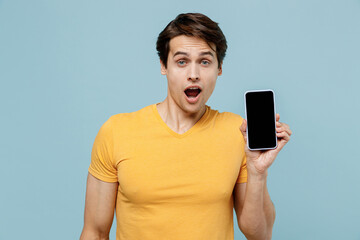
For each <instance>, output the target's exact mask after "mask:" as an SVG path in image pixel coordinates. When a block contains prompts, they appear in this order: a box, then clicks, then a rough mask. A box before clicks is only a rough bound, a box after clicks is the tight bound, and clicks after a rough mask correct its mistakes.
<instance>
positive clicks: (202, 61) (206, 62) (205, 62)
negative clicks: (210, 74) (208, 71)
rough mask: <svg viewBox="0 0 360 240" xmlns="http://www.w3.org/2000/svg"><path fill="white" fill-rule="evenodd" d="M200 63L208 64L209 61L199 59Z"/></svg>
mask: <svg viewBox="0 0 360 240" xmlns="http://www.w3.org/2000/svg"><path fill="white" fill-rule="evenodd" d="M201 64H202V65H209V64H210V61H208V60H201Z"/></svg>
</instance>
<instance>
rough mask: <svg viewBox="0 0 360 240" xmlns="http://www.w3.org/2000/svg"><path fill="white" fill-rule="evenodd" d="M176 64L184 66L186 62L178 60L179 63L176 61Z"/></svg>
mask: <svg viewBox="0 0 360 240" xmlns="http://www.w3.org/2000/svg"><path fill="white" fill-rule="evenodd" d="M177 64H178V65H179V66H184V65H185V64H186V61H185V60H179V61H177Z"/></svg>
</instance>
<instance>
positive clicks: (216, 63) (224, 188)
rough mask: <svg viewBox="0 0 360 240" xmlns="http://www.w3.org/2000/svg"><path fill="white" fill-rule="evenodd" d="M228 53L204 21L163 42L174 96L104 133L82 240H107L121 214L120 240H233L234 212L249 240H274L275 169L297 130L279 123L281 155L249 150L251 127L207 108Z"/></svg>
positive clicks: (174, 30) (195, 17)
mask: <svg viewBox="0 0 360 240" xmlns="http://www.w3.org/2000/svg"><path fill="white" fill-rule="evenodd" d="M226 48H227V45H226V39H225V36H224V35H223V33H222V31H221V30H220V28H219V27H218V25H217V23H215V22H213V21H212V20H211V19H209V18H208V17H206V16H204V15H202V14H180V15H179V16H177V17H176V19H174V20H173V21H172V22H170V23H169V24H168V26H167V27H166V28H165V29H164V30H163V31H162V32H161V33H160V35H159V37H158V41H157V50H158V54H159V56H160V64H161V73H162V74H163V75H166V77H167V81H168V95H167V97H166V99H165V100H164V101H163V102H161V103H158V104H153V105H150V106H148V107H145V108H143V109H141V110H139V111H137V112H133V113H123V114H117V115H114V116H112V117H111V118H110V119H109V120H108V121H107V122H106V123H105V124H104V125H103V126H102V127H101V129H100V131H99V133H98V135H97V137H96V139H95V142H94V146H93V150H92V158H91V164H90V167H89V175H88V181H87V190H86V203H85V222H84V228H83V231H82V234H81V237H80V239H108V238H109V231H110V227H111V224H112V221H113V214H114V209H116V218H117V231H116V239H117V240H123V239H126V240H149V239H169V240H171V239H174V240H177V239H181V240H199V239H206V240H230V239H234V233H233V208H235V211H236V215H237V220H238V226H239V228H240V229H241V231H242V232H243V233H244V235H245V236H246V237H247V238H248V239H261V240H263V239H271V233H272V227H273V223H274V220H275V209H274V205H273V203H272V202H271V199H270V196H269V193H268V191H267V188H266V178H267V169H268V168H269V166H270V165H271V164H272V162H273V161H274V160H275V158H276V156H277V154H278V152H279V151H280V150H281V149H282V147H283V146H284V145H285V144H286V143H287V142H288V141H289V140H290V135H291V131H290V129H289V127H288V125H286V124H284V123H280V122H279V115H277V119H276V120H277V122H276V126H277V137H278V139H279V142H278V147H277V148H276V149H274V150H269V151H250V150H249V149H248V148H247V146H246V121H245V120H243V119H242V118H241V117H240V116H239V115H236V114H233V113H228V112H224V113H219V112H218V111H215V110H212V109H211V108H210V107H209V106H207V105H206V102H207V100H208V99H209V97H210V96H211V94H212V92H213V90H214V88H215V83H216V79H217V77H218V76H220V75H221V74H222V62H223V59H224V56H225V52H226Z"/></svg>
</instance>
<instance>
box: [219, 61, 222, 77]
mask: <svg viewBox="0 0 360 240" xmlns="http://www.w3.org/2000/svg"><path fill="white" fill-rule="evenodd" d="M218 70H219V72H218V76H221V74H222V63H220V67H219V69H218Z"/></svg>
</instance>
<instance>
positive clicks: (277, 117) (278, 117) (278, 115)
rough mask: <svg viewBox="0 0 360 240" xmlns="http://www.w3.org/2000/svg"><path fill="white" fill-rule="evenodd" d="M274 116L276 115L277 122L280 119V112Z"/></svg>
mask: <svg viewBox="0 0 360 240" xmlns="http://www.w3.org/2000/svg"><path fill="white" fill-rule="evenodd" d="M275 116H276V122H279V121H280V114H278V113H277V114H276V115H275Z"/></svg>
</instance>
